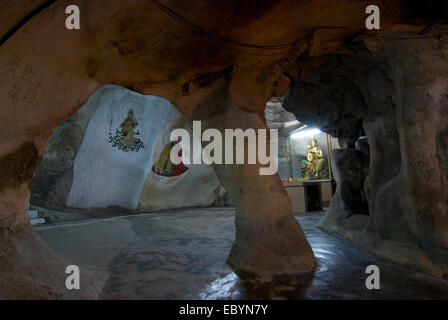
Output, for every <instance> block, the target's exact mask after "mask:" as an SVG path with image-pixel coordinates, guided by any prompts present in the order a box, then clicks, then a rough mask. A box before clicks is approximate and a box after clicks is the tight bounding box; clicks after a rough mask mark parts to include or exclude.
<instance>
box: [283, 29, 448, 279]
mask: <svg viewBox="0 0 448 320" xmlns="http://www.w3.org/2000/svg"><path fill="white" fill-rule="evenodd" d="M447 30H448V29H447V26H432V27H425V26H409V25H401V26H397V27H395V28H391V29H390V30H389V31H388V32H383V33H381V34H380V35H371V36H367V35H366V36H360V37H355V38H353V39H352V40H351V41H350V42H348V43H347V44H346V49H347V53H346V54H339V55H332V56H330V55H323V56H310V57H307V58H306V59H301V60H300V62H299V63H300V64H301V66H302V68H303V71H302V74H301V75H300V76H299V77H298V78H297V80H296V83H295V84H294V85H293V86H292V89H291V91H290V93H289V95H288V98H287V99H286V102H285V105H287V108H286V109H288V110H289V111H293V112H294V113H295V115H296V116H297V118H298V120H300V121H303V122H305V123H312V124H316V125H318V126H319V127H321V128H323V130H324V131H326V132H328V133H330V134H333V135H335V136H337V137H340V138H342V139H345V141H352V142H351V143H347V144H346V145H347V146H348V147H349V149H344V150H335V151H334V152H333V163H334V166H333V167H334V169H335V178H336V181H337V182H338V187H337V192H336V196H335V199H334V200H333V202H332V204H331V207H330V212H329V214H328V215H327V216H326V217H325V218H324V219H323V220H322V221H321V222H320V227H321V228H323V229H324V230H326V231H328V232H330V233H332V234H335V235H337V236H340V237H344V238H347V239H349V240H351V241H352V242H353V243H355V244H357V245H360V246H362V247H363V248H365V249H367V250H369V251H371V252H373V253H375V254H377V255H379V256H382V257H385V258H387V259H390V260H392V261H395V262H398V263H402V264H405V265H407V266H409V267H412V268H414V269H418V270H423V271H425V272H428V273H431V274H433V275H436V276H438V277H447V274H448V273H447V272H448V269H447V267H448V259H447V258H448V256H447V255H446V249H447V245H448V242H447V239H448V238H447V236H448V233H447V231H448V229H447V228H448V224H447V222H448V215H447V212H448V207H447V199H448V189H447V171H446V151H445V150H444V147H443V146H444V145H445V142H444V141H446V139H447V135H446V133H447V131H446V130H447V125H448V121H447V120H448V118H447V115H448V114H447V110H448V96H447V92H448V76H447V74H448V73H447V71H448V60H447V55H446V53H447V51H446V48H447V42H446V39H445V38H446V34H447ZM364 133H365V135H366V136H367V140H368V145H369V146H370V152H369V153H370V165H369V166H367V165H366V160H368V155H366V152H362V151H358V150H354V149H350V147H352V148H354V146H355V141H356V140H357V139H358V137H360V136H361V135H364ZM359 145H360V144H359ZM361 148H363V149H365V143H364V147H362V146H361V145H360V146H359V149H361ZM367 175H368V176H367ZM363 185H364V187H363ZM363 189H364V190H363ZM357 190H359V191H358V192H357ZM364 195H365V198H366V200H367V201H368V207H369V208H368V212H369V216H368V218H367V217H365V218H362V217H359V216H356V217H354V216H353V214H354V213H361V214H365V213H366V209H365V208H364V207H363V204H362V201H363V196H364ZM360 220H362V221H363V223H360Z"/></svg>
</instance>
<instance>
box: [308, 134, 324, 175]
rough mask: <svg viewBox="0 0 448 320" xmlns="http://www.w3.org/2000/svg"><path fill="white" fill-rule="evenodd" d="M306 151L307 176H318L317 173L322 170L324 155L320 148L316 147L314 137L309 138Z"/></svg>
mask: <svg viewBox="0 0 448 320" xmlns="http://www.w3.org/2000/svg"><path fill="white" fill-rule="evenodd" d="M307 149H308V153H307V157H306V158H307V164H306V167H307V171H308V177H309V178H312V177H316V178H317V177H319V176H320V175H319V173H320V171H321V170H322V167H323V165H324V155H323V153H322V150H321V149H319V148H318V147H317V141H316V140H315V139H314V137H312V138H311V142H310V144H309V145H308V146H307Z"/></svg>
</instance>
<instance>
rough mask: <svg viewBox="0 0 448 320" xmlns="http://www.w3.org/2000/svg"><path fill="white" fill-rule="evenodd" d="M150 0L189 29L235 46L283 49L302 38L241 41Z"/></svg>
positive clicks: (154, 0)
mask: <svg viewBox="0 0 448 320" xmlns="http://www.w3.org/2000/svg"><path fill="white" fill-rule="evenodd" d="M151 2H152V3H153V4H154V5H156V6H157V7H158V8H159V9H161V10H162V11H164V12H165V13H166V14H168V15H169V16H170V17H172V18H173V19H175V20H176V21H178V22H179V23H181V24H182V25H184V26H185V27H187V28H188V29H191V30H193V31H197V32H200V33H203V34H207V35H209V36H211V37H215V38H217V39H220V40H222V41H224V42H227V43H230V44H233V45H235V46H240V47H246V48H256V49H265V50H275V49H283V48H288V47H292V46H293V45H294V44H296V43H297V41H299V40H301V39H302V38H299V39H295V40H294V41H290V42H286V43H282V44H278V45H259V44H253V43H247V42H242V41H236V40H233V39H230V38H227V37H224V36H221V35H219V34H216V33H213V32H210V31H206V30H204V29H203V28H201V27H200V26H198V25H197V24H195V23H193V22H191V21H189V20H187V19H186V18H185V17H183V16H182V15H180V14H179V13H177V12H175V11H173V10H172V9H170V8H169V7H167V6H166V5H164V4H162V3H160V2H159V1H157V0H151Z"/></svg>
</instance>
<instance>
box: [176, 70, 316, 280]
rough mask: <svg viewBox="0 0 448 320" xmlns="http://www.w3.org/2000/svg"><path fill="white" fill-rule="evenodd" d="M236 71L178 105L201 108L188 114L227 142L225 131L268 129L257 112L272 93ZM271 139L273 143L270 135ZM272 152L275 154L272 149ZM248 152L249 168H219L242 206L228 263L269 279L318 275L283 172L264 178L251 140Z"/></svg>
mask: <svg viewBox="0 0 448 320" xmlns="http://www.w3.org/2000/svg"><path fill="white" fill-rule="evenodd" d="M235 73H236V74H233V75H232V79H231V80H229V79H228V80H226V79H220V80H218V81H217V83H216V84H214V89H210V95H208V96H207V97H203V96H201V97H198V98H197V99H195V98H194V94H193V95H192V96H191V97H190V98H189V99H188V100H182V99H181V100H179V101H178V103H179V104H180V105H181V108H180V109H181V110H185V109H186V108H185V107H183V105H184V104H186V103H187V104H192V103H193V101H194V104H196V105H197V108H196V109H195V110H194V111H193V112H192V113H191V114H189V115H187V116H189V118H190V119H195V120H200V119H202V130H203V131H204V130H206V129H207V128H215V129H218V130H219V131H220V132H221V133H222V136H223V138H224V130H225V129H237V128H239V129H242V130H243V131H244V130H246V129H248V128H254V129H266V122H265V119H264V115H263V113H262V112H254V111H252V110H264V107H262V108H260V107H259V105H256V104H260V105H265V104H266V100H264V99H265V96H266V93H265V92H264V90H263V88H260V85H259V84H255V82H253V81H252V80H251V78H250V77H249V76H247V74H246V75H245V76H241V73H238V71H237V72H235ZM242 73H244V72H242ZM240 77H242V78H240ZM243 79H244V81H243V82H241V81H242V80H243ZM229 82H231V84H229ZM187 101H188V102H187ZM268 132H269V131H268ZM266 140H267V144H268V145H269V136H268V138H267V139H266ZM205 144H207V143H205ZM223 145H224V139H223ZM257 149H258V148H257ZM234 150H235V149H234ZM267 150H268V152H267V154H269V147H267ZM245 153H246V154H245V164H242V165H237V164H231V165H230V164H227V165H226V164H222V165H220V164H218V165H216V164H215V165H214V169H215V172H216V175H217V176H218V178H219V180H220V182H221V184H222V185H223V186H224V188H225V189H226V190H227V191H228V192H229V194H230V197H231V198H232V200H233V202H234V203H235V205H236V220H235V225H236V238H235V242H234V244H233V246H232V250H231V252H230V255H229V258H228V260H227V262H228V263H229V264H230V265H231V266H232V268H234V270H235V271H236V272H237V273H239V275H240V276H245V275H246V274H248V273H249V274H256V275H257V276H260V277H266V278H269V277H271V276H273V275H280V274H295V275H299V274H302V273H308V272H312V271H313V270H314V268H315V266H316V261H315V258H314V255H313V251H312V249H311V247H310V245H309V243H308V241H307V240H306V237H305V234H304V233H303V231H302V229H301V227H300V225H299V223H298V222H297V220H296V219H295V217H294V215H293V212H292V207H291V201H290V199H289V197H288V195H287V193H286V191H285V189H284V187H283V184H282V182H281V180H280V178H279V175H278V173H276V174H274V175H260V173H259V169H260V164H259V163H258V160H257V164H247V140H246V144H245ZM234 154H235V152H234ZM223 155H224V152H223Z"/></svg>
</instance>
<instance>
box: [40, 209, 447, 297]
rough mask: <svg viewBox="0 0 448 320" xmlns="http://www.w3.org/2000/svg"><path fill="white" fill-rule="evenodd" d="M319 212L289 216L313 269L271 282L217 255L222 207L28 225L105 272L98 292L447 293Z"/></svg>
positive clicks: (228, 236)
mask: <svg viewBox="0 0 448 320" xmlns="http://www.w3.org/2000/svg"><path fill="white" fill-rule="evenodd" d="M323 214H324V212H318V213H316V214H312V215H308V216H297V219H298V220H299V222H300V223H301V225H302V227H303V229H304V231H305V233H306V236H307V238H308V240H309V241H310V243H311V245H312V247H313V250H314V253H315V255H316V258H317V259H318V263H319V266H318V268H317V269H316V272H315V273H314V275H312V276H310V277H305V278H299V279H293V278H289V277H279V278H278V279H275V281H273V282H272V283H261V282H258V281H254V280H252V281H242V280H241V279H239V278H238V276H236V275H235V274H234V273H233V272H232V270H231V269H230V267H229V266H227V264H226V263H225V260H226V258H227V255H228V253H229V251H230V248H231V245H232V240H233V238H234V211H233V210H230V209H225V208H224V209H223V208H207V209H185V210H176V211H173V212H163V213H150V214H140V215H127V216H123V217H115V218H108V219H92V220H80V221H74V222H64V223H58V224H54V225H47V226H39V227H36V230H37V231H38V233H39V235H40V236H41V237H42V238H43V239H44V240H45V241H46V242H47V243H48V244H49V245H50V246H51V247H52V248H53V249H54V250H55V251H56V252H57V253H58V254H60V255H61V256H63V257H64V258H65V259H67V260H68V261H69V262H71V263H72V264H77V265H84V266H92V267H95V268H100V269H107V270H108V271H109V272H110V279H109V280H108V282H107V284H106V286H105V289H104V293H103V295H102V298H103V299H448V283H447V282H442V281H440V280H437V279H434V278H431V277H428V276H426V275H423V274H420V273H416V272H413V271H410V270H407V269H404V268H402V267H399V266H395V265H392V264H390V263H387V262H384V261H382V260H380V259H378V258H376V257H374V256H372V255H370V254H368V253H365V252H363V251H362V250H359V249H357V248H355V247H353V246H351V245H349V244H347V243H345V242H343V241H341V240H338V239H336V238H333V237H331V236H328V235H327V234H325V233H323V232H322V231H320V230H318V229H316V228H315V227H314V226H315V224H316V222H317V221H318V220H319V219H320V218H321V217H322V215H323ZM371 264H375V265H378V266H379V267H380V270H381V289H380V290H367V289H366V287H365V279H366V277H367V275H366V274H365V269H366V267H367V266H368V265H371ZM81 281H82V279H81Z"/></svg>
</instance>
